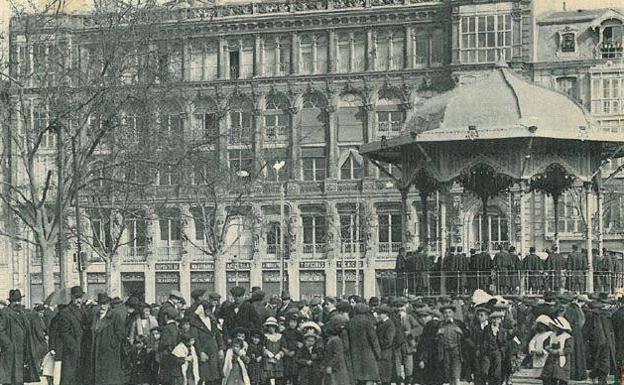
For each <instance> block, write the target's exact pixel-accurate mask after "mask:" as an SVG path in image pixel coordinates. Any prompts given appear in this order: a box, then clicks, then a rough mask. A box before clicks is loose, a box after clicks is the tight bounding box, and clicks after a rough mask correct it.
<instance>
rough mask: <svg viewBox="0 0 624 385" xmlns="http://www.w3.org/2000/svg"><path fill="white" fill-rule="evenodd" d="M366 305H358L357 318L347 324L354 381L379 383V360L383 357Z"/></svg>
mask: <svg viewBox="0 0 624 385" xmlns="http://www.w3.org/2000/svg"><path fill="white" fill-rule="evenodd" d="M366 311H367V307H366V305H362V304H358V305H356V314H355V316H354V317H353V318H352V319H351V320H350V321H349V323H347V326H346V329H347V332H348V335H349V348H350V355H351V370H352V371H353V381H354V382H357V381H379V369H378V367H377V360H378V359H379V358H380V357H381V351H380V348H379V341H378V339H377V334H376V333H375V326H374V325H373V321H372V320H371V318H370V316H369V315H368V314H367V313H366Z"/></svg>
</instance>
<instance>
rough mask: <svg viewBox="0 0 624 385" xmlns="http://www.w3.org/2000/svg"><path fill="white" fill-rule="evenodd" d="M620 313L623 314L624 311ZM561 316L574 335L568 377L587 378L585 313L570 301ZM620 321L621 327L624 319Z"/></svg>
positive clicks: (579, 379) (577, 379) (574, 378)
mask: <svg viewBox="0 0 624 385" xmlns="http://www.w3.org/2000/svg"><path fill="white" fill-rule="evenodd" d="M622 314H623V315H624V313H622ZM563 316H564V317H565V319H567V320H568V321H569V322H570V326H571V327H572V337H574V351H573V352H572V355H571V356H570V361H571V362H570V379H571V380H574V381H583V380H586V379H587V364H586V362H585V340H584V338H583V326H584V325H585V314H584V313H583V310H582V309H581V308H580V307H579V306H578V305H577V304H575V303H571V304H570V305H568V306H567V308H566V310H565V313H564V315H563ZM622 321H623V323H622V324H621V327H622V328H624V319H623V320H622ZM616 330H617V329H616ZM618 362H621V361H618Z"/></svg>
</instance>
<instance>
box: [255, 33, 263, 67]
mask: <svg viewBox="0 0 624 385" xmlns="http://www.w3.org/2000/svg"><path fill="white" fill-rule="evenodd" d="M263 51H264V40H263V39H262V36H260V35H256V37H255V40H254V69H253V76H254V77H259V76H262V57H263V54H264V52H263Z"/></svg>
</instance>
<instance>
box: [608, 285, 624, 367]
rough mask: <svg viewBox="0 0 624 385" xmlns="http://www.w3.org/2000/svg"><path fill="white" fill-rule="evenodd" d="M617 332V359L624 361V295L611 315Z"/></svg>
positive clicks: (614, 329) (617, 360)
mask: <svg viewBox="0 0 624 385" xmlns="http://www.w3.org/2000/svg"><path fill="white" fill-rule="evenodd" d="M611 323H612V324H613V331H614V332H615V360H616V362H624V297H620V299H619V302H618V308H617V310H616V311H615V312H614V313H613V315H612V316H611Z"/></svg>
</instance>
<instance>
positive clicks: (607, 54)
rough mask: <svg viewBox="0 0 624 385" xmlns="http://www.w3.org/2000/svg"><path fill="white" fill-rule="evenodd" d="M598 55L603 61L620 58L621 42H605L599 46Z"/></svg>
mask: <svg viewBox="0 0 624 385" xmlns="http://www.w3.org/2000/svg"><path fill="white" fill-rule="evenodd" d="M600 54H601V55H602V58H603V59H617V58H621V57H622V42H621V41H615V40H611V41H605V42H603V43H602V44H600Z"/></svg>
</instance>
